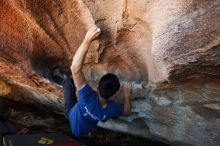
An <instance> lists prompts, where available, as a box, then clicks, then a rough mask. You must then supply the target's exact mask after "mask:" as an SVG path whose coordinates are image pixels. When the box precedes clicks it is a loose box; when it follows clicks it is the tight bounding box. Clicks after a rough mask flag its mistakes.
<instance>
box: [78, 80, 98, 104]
mask: <svg viewBox="0 0 220 146" xmlns="http://www.w3.org/2000/svg"><path fill="white" fill-rule="evenodd" d="M78 96H79V102H80V103H89V102H91V100H94V99H95V98H96V96H97V93H96V92H95V91H94V90H93V89H92V88H91V87H90V86H89V85H88V84H86V85H85V86H84V87H83V88H82V89H80V90H79V91H78Z"/></svg>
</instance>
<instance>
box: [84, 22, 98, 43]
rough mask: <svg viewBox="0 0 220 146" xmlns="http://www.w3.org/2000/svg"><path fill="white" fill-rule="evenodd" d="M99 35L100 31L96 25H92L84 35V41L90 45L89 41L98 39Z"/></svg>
mask: <svg viewBox="0 0 220 146" xmlns="http://www.w3.org/2000/svg"><path fill="white" fill-rule="evenodd" d="M100 34H101V30H100V28H98V27H97V26H96V25H94V26H93V27H91V28H90V29H89V30H88V32H87V33H86V36H85V39H84V40H85V41H86V42H87V43H91V41H92V40H93V39H95V38H96V37H98V36H99V35H100Z"/></svg>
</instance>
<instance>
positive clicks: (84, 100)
mask: <svg viewBox="0 0 220 146" xmlns="http://www.w3.org/2000/svg"><path fill="white" fill-rule="evenodd" d="M78 95H79V98H78V102H77V103H76V104H75V106H74V107H73V108H72V109H71V111H70V113H69V120H70V125H71V129H72V133H73V134H74V135H75V136H81V135H85V134H88V133H89V132H90V131H91V129H93V128H94V127H95V126H96V125H97V123H98V121H106V120H107V119H109V118H114V117H118V116H121V115H122V114H123V108H122V107H121V106H119V105H117V104H116V103H115V102H114V101H111V100H108V101H107V106H106V107H105V108H102V107H101V105H100V103H99V96H98V94H97V92H96V91H94V90H93V89H92V88H91V87H90V86H89V85H88V84H87V85H85V86H84V87H83V88H82V89H80V90H79V93H78Z"/></svg>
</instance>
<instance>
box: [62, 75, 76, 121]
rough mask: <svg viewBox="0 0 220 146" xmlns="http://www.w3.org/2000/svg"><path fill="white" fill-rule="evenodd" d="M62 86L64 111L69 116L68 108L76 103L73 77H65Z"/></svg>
mask: <svg viewBox="0 0 220 146" xmlns="http://www.w3.org/2000/svg"><path fill="white" fill-rule="evenodd" d="M63 88H64V108H65V113H66V116H67V117H69V112H70V110H71V109H72V107H73V106H74V105H75V104H76V103H77V97H76V87H75V84H74V82H73V79H72V78H70V77H67V78H66V79H64V82H63Z"/></svg>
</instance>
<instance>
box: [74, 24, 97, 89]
mask: <svg viewBox="0 0 220 146" xmlns="http://www.w3.org/2000/svg"><path fill="white" fill-rule="evenodd" d="M100 32H101V31H100V29H99V28H98V27H96V26H93V27H92V28H90V29H89V31H88V32H87V33H86V36H85V39H84V40H83V42H82V44H81V45H80V47H79V49H78V50H77V51H76V53H75V55H74V57H73V61H72V65H71V72H72V75H73V79H74V83H75V86H76V88H77V90H80V89H81V88H83V87H84V86H85V85H86V79H85V76H84V74H83V71H82V67H83V63H84V60H85V57H86V54H87V52H88V49H89V46H90V44H91V42H92V40H93V39H94V38H96V37H97V36H99V34H100Z"/></svg>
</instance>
